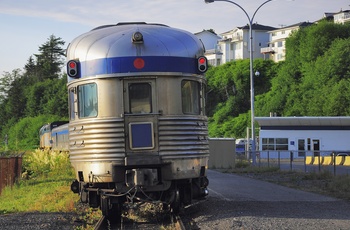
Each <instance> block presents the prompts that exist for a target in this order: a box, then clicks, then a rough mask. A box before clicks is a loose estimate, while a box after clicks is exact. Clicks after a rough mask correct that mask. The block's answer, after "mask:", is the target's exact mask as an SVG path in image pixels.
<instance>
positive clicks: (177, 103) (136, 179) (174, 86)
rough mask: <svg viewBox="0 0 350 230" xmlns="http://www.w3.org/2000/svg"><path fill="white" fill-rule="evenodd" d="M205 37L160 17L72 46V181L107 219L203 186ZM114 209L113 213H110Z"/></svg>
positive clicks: (176, 202) (93, 34) (203, 190)
mask: <svg viewBox="0 0 350 230" xmlns="http://www.w3.org/2000/svg"><path fill="white" fill-rule="evenodd" d="M203 55H204V47H203V44H202V43H201V41H199V40H198V39H197V37H196V36H194V35H193V34H191V33H189V32H186V31H183V30H179V29H174V28H170V27H168V26H164V25H159V24H146V23H120V24H117V25H109V26H102V27H99V28H96V29H94V30H92V31H90V32H88V33H85V34H83V35H81V36H79V37H77V38H76V39H75V40H73V41H72V42H71V44H70V45H69V47H68V50H67V61H68V62H67V73H68V91H69V101H70V104H69V110H70V123H69V140H70V145H69V147H70V160H71V162H72V165H73V166H74V168H75V171H76V177H77V180H76V181H75V182H74V183H73V184H72V190H73V191H74V192H77V193H79V194H80V196H81V200H82V201H83V202H88V203H89V204H90V206H92V207H100V208H101V210H102V212H103V214H104V215H106V216H107V217H109V218H110V219H113V218H119V216H120V212H121V209H122V207H123V206H125V205H126V204H133V203H134V202H139V201H141V202H144V201H146V202H152V201H159V200H160V201H162V202H163V203H165V204H169V205H170V206H171V207H172V208H173V209H174V210H178V208H179V207H180V206H181V205H183V204H185V205H186V204H190V203H191V202H192V199H199V198H202V197H204V196H205V195H207V185H208V179H207V177H206V169H207V165H208V158H209V147H208V130H207V117H206V116H205V92H204V90H205V78H204V75H203V74H204V72H205V71H206V69H207V66H206V65H207V63H206V59H205V57H204V56H203ZM114 215H117V216H114Z"/></svg>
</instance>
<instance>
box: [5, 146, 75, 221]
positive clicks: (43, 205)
mask: <svg viewBox="0 0 350 230" xmlns="http://www.w3.org/2000/svg"><path fill="white" fill-rule="evenodd" d="M22 171H23V174H22V180H21V181H20V182H18V183H17V184H15V185H14V186H13V187H12V188H11V187H6V188H5V189H4V190H3V191H2V194H1V196H0V214H5V213H14V212H32V211H39V212H60V211H64V212H71V211H74V203H75V200H77V199H78V197H77V195H76V194H74V193H72V192H71V191H70V183H71V182H72V180H73V179H74V171H73V169H72V167H71V164H70V162H69V155H68V153H64V152H58V151H49V150H45V151H41V150H35V151H33V152H27V153H25V154H24V156H23V170H22Z"/></svg>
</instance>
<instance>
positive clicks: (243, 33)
mask: <svg viewBox="0 0 350 230" xmlns="http://www.w3.org/2000/svg"><path fill="white" fill-rule="evenodd" d="M273 29H275V28H274V27H270V26H264V25H260V24H253V25H252V35H253V47H252V51H253V59H255V58H263V54H262V53H260V48H261V47H264V46H266V45H267V44H268V42H269V34H268V33H267V32H268V31H270V30H273ZM220 35H221V36H222V39H221V40H219V42H218V45H219V47H220V50H221V53H222V56H221V58H219V59H220V60H221V61H220V64H224V63H226V62H230V61H234V60H240V59H248V58H249V57H250V56H249V55H250V52H249V51H250V50H249V42H250V36H249V25H246V26H242V27H237V28H235V29H233V30H230V31H228V32H225V33H222V34H220Z"/></svg>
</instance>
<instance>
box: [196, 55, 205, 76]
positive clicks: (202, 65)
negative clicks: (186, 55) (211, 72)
mask: <svg viewBox="0 0 350 230" xmlns="http://www.w3.org/2000/svg"><path fill="white" fill-rule="evenodd" d="M197 64H198V70H199V71H200V72H202V73H204V72H205V71H207V58H206V57H203V56H202V57H199V58H198V59H197Z"/></svg>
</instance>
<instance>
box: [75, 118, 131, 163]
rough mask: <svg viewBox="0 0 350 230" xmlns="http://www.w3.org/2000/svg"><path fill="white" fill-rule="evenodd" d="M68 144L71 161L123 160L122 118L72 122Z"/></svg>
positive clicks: (123, 136) (123, 137)
mask: <svg viewBox="0 0 350 230" xmlns="http://www.w3.org/2000/svg"><path fill="white" fill-rule="evenodd" d="M69 146H70V149H69V150H70V159H71V161H73V162H74V161H90V162H91V161H111V160H124V157H125V135H124V119H110V120H106V119H101V120H89V121H86V122H84V121H81V122H72V123H71V124H70V125H69Z"/></svg>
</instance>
